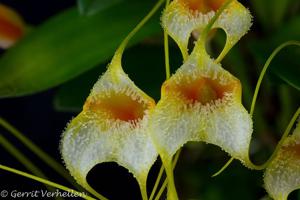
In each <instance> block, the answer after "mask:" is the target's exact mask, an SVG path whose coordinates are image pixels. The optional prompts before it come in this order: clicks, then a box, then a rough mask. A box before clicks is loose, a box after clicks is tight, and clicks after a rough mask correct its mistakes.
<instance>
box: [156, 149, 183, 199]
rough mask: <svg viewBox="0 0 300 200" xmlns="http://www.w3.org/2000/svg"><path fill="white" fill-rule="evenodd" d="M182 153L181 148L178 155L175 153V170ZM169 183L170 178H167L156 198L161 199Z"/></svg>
mask: <svg viewBox="0 0 300 200" xmlns="http://www.w3.org/2000/svg"><path fill="white" fill-rule="evenodd" d="M180 153H181V150H179V151H178V152H177V153H176V155H175V158H174V160H173V170H174V168H175V167H176V164H177V162H178V159H179V155H180ZM167 183H168V180H167V179H165V180H164V182H163V184H162V186H161V188H160V189H159V191H158V193H157V195H156V197H155V200H159V199H160V197H161V195H162V193H163V192H164V190H165V189H166V187H167Z"/></svg>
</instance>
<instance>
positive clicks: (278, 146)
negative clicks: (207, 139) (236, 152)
mask: <svg viewBox="0 0 300 200" xmlns="http://www.w3.org/2000/svg"><path fill="white" fill-rule="evenodd" d="M288 46H300V42H298V41H288V42H285V43H283V44H281V45H280V46H279V47H277V48H276V49H275V50H274V51H273V52H272V54H271V55H270V57H269V58H268V59H267V61H266V63H265V65H264V67H263V69H262V71H261V73H260V75H259V78H258V81H257V84H256V87H255V91H254V95H253V98H252V103H251V108H250V115H251V116H253V113H254V109H255V104H256V100H257V96H258V92H259V89H260V87H261V83H262V80H263V78H264V76H265V74H266V71H267V69H268V68H269V66H270V64H271V62H272V60H273V59H274V57H275V56H276V55H277V54H278V53H279V52H280V51H281V50H282V49H283V48H285V47H288ZM299 112H300V111H299V108H298V110H297V112H296V113H295V114H294V116H293V117H292V119H291V121H290V123H289V125H288V127H287V129H286V131H285V132H284V134H283V135H282V137H281V139H280V141H279V142H278V144H277V146H276V148H275V150H274V152H273V153H272V155H271V156H270V158H269V159H268V160H267V161H266V162H265V163H264V164H262V165H255V164H254V163H252V162H251V160H250V158H249V163H248V164H249V165H250V167H251V168H253V169H255V170H263V169H264V168H266V167H267V166H268V164H269V163H270V162H271V161H272V160H273V158H274V157H275V155H276V153H277V151H278V150H279V149H280V147H281V145H282V142H283V141H284V139H285V138H286V137H287V136H288V134H289V132H290V129H291V127H290V126H293V124H294V122H295V120H296V119H297V116H298V115H299ZM291 123H292V124H291ZM233 160H234V158H230V160H229V161H228V162H227V163H226V164H225V165H224V166H223V167H222V168H221V170H219V171H218V172H216V173H215V174H214V175H213V176H217V175H219V174H221V173H222V172H223V171H224V170H225V169H226V168H227V167H228V166H229V165H230V163H231V162H232V161H233Z"/></svg>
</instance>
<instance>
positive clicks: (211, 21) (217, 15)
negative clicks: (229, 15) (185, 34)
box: [193, 0, 233, 52]
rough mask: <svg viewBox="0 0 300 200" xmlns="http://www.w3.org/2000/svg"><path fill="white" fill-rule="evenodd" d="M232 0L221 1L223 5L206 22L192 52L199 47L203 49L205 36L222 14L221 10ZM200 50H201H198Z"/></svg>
mask: <svg viewBox="0 0 300 200" xmlns="http://www.w3.org/2000/svg"><path fill="white" fill-rule="evenodd" d="M232 1H233V0H227V1H226V2H225V3H223V5H222V6H221V7H220V9H218V11H217V12H216V14H215V15H214V16H213V18H212V19H211V20H210V21H209V22H208V24H207V25H206V27H205V28H204V30H203V32H202V33H201V35H200V38H199V39H198V41H197V42H196V44H195V47H194V50H193V52H197V51H199V49H201V50H203V49H205V42H206V38H207V36H208V34H209V31H210V30H211V29H212V27H213V25H214V23H215V22H216V21H217V19H218V18H219V17H220V15H221V14H222V12H223V11H224V10H225V9H226V8H227V6H228V5H229V4H230V3H231V2H232ZM200 52H201V51H200Z"/></svg>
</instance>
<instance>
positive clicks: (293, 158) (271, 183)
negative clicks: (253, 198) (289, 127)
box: [264, 123, 300, 200]
mask: <svg viewBox="0 0 300 200" xmlns="http://www.w3.org/2000/svg"><path fill="white" fill-rule="evenodd" d="M264 185H265V188H266V190H267V192H268V193H269V195H270V196H271V197H272V198H274V199H275V200H286V199H287V197H288V195H289V194H290V193H291V192H292V191H294V190H296V189H299V188H300V123H298V125H297V128H296V129H295V130H294V132H293V134H292V135H291V136H288V137H287V138H286V139H285V140H284V142H283V144H282V146H281V148H280V149H279V151H278V152H277V154H276V156H275V158H274V159H273V160H272V161H271V163H270V164H269V166H268V167H267V168H266V171H265V175H264Z"/></svg>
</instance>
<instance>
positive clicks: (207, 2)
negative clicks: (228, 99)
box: [162, 0, 252, 60]
mask: <svg viewBox="0 0 300 200" xmlns="http://www.w3.org/2000/svg"><path fill="white" fill-rule="evenodd" d="M225 2H226V1H225V0H174V1H172V2H171V3H170V5H169V6H168V7H167V8H166V9H165V11H164V12H163V15H162V26H163V28H164V29H165V31H166V32H167V33H168V34H169V35H170V36H171V37H172V38H173V39H174V40H175V42H176V43H177V44H178V46H179V48H180V50H181V52H182V54H183V57H184V58H187V55H188V43H189V38H190V36H191V33H192V32H193V31H197V33H198V34H200V35H201V32H202V31H203V29H204V28H205V27H206V25H207V24H208V22H209V21H210V20H211V19H212V17H213V16H214V15H215V13H216V11H217V10H218V9H219V8H220V7H221V6H222V5H223V4H224V3H225ZM251 19H252V17H251V14H250V12H249V11H248V9H246V8H245V7H244V6H243V5H242V4H240V3H239V2H238V1H236V0H234V1H232V2H231V3H230V4H229V5H228V6H227V8H226V9H225V10H224V11H223V12H222V14H221V15H220V17H219V18H218V19H217V21H216V22H215V23H214V25H213V28H221V29H223V30H224V31H225V33H226V35H227V40H226V44H225V47H224V49H223V52H222V53H221V54H220V56H219V59H218V60H221V59H222V57H224V56H225V55H226V53H227V52H228V51H229V50H230V49H231V48H232V46H233V45H234V44H236V42H238V41H239V39H240V38H241V37H242V36H243V35H244V34H245V33H246V32H247V31H248V30H249V28H250V26H251Z"/></svg>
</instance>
